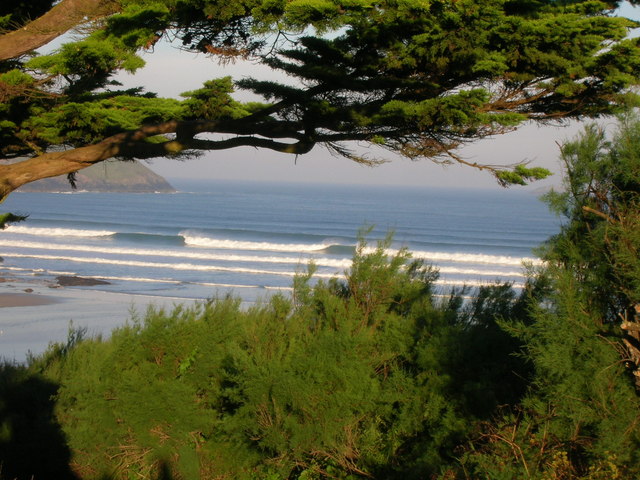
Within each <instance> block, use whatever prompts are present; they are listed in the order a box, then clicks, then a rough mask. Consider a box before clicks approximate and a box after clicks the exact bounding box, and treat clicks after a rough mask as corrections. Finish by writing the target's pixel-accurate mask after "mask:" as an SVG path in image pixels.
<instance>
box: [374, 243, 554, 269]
mask: <svg viewBox="0 0 640 480" xmlns="http://www.w3.org/2000/svg"><path fill="white" fill-rule="evenodd" d="M373 251H375V248H373V247H369V248H367V249H365V253H370V252H373ZM398 252H399V250H397V249H388V250H386V253H387V254H388V255H396V254H397V253H398ZM409 252H410V253H411V257H412V258H416V259H421V260H427V261H429V262H433V263H437V262H452V263H475V264H488V265H510V266H522V264H523V262H530V263H531V264H533V265H541V264H542V261H541V260H540V259H537V258H534V257H511V256H508V255H486V254H482V253H459V252H451V253H449V252H428V251H424V250H409Z"/></svg>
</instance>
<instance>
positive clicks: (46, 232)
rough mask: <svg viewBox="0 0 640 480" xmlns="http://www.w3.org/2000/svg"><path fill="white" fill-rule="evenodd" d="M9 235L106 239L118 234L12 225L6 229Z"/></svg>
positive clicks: (105, 231)
mask: <svg viewBox="0 0 640 480" xmlns="http://www.w3.org/2000/svg"><path fill="white" fill-rule="evenodd" d="M5 232H8V233H20V234H23V235H38V236H43V237H105V236H108V235H113V234H115V233H116V232H111V231H108V230H78V229H72V228H37V227H24V226H20V225H10V226H8V227H7V228H6V229H5Z"/></svg>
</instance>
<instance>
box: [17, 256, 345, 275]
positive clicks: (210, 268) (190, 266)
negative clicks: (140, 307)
mask: <svg viewBox="0 0 640 480" xmlns="http://www.w3.org/2000/svg"><path fill="white" fill-rule="evenodd" d="M11 257H15V258H37V259H41V260H56V261H60V260H61V261H66V262H76V263H95V264H98V265H121V266H127V267H143V268H165V269H168V270H181V271H201V272H230V273H247V274H254V275H278V276H288V277H293V276H294V275H296V273H297V272H295V271H276V270H262V269H259V268H244V267H222V266H219V265H197V264H194V263H161V262H141V261H137V260H114V259H111V258H100V257H92V258H88V257H87V258H84V257H67V256H62V255H29V254H24V253H12V254H11ZM315 276H316V277H321V278H331V277H333V275H331V274H328V273H327V274H322V273H318V274H316V275H315Z"/></svg>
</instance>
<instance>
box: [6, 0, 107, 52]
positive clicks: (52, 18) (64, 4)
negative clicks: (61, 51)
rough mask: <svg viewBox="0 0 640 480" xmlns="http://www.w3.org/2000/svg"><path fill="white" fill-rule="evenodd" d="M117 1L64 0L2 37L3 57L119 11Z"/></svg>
mask: <svg viewBox="0 0 640 480" xmlns="http://www.w3.org/2000/svg"><path fill="white" fill-rule="evenodd" d="M118 9H119V5H118V3H117V2H116V1H114V0H62V1H61V2H60V3H58V4H57V5H56V6H55V7H53V8H52V9H51V10H49V11H48V12H47V13H45V14H44V15H42V16H41V17H40V18H37V19H36V20H34V21H32V22H29V23H28V24H27V25H25V26H23V27H21V28H19V29H18V30H13V31H11V32H9V33H6V34H4V35H1V36H0V60H9V59H12V58H16V57H19V56H20V55H24V54H25V53H28V52H30V51H31V50H35V49H36V48H39V47H42V46H43V45H46V44H47V43H49V42H50V41H52V40H54V39H55V38H57V37H59V36H60V35H62V34H64V33H65V32H67V31H69V30H71V29H72V28H74V27H76V26H78V25H81V24H83V23H85V22H87V21H90V20H95V19H97V18H100V17H103V16H105V15H109V14H112V13H115V12H116V11H118Z"/></svg>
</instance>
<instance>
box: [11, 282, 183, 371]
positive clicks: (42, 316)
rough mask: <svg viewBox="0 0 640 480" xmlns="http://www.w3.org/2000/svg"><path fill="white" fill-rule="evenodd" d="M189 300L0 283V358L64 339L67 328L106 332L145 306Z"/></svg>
mask: <svg viewBox="0 0 640 480" xmlns="http://www.w3.org/2000/svg"><path fill="white" fill-rule="evenodd" d="M194 302H195V300H188V299H179V298H167V297H157V296H148V295H132V294H126V293H114V292H106V291H100V290H98V289H94V288H69V287H57V288H53V285H50V284H47V283H44V282H37V281H34V282H29V283H21V282H17V281H11V280H9V279H5V281H4V282H0V358H2V359H4V360H7V361H12V362H24V361H25V360H26V359H27V356H28V354H29V353H32V354H40V353H42V352H44V351H45V350H46V348H47V346H48V345H49V344H50V343H51V342H64V341H65V340H66V339H67V335H68V332H69V328H70V327H73V328H86V330H87V335H89V336H96V335H103V336H108V335H109V334H110V332H111V331H112V330H113V329H114V328H116V327H118V326H121V325H124V324H125V323H126V322H127V321H129V320H130V319H131V318H133V317H134V316H136V315H137V316H143V315H144V313H145V312H146V310H147V308H148V307H149V306H155V307H158V308H166V309H171V308H173V307H174V306H175V305H178V304H193V303H194Z"/></svg>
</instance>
